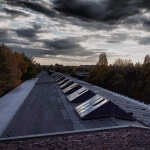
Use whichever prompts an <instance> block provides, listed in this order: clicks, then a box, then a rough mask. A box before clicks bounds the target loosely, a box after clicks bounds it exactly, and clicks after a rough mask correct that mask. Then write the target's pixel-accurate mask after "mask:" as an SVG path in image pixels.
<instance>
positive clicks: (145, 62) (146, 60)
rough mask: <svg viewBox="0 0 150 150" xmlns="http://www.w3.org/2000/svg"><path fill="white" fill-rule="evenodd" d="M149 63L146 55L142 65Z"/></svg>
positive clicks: (149, 59)
mask: <svg viewBox="0 0 150 150" xmlns="http://www.w3.org/2000/svg"><path fill="white" fill-rule="evenodd" d="M147 63H150V56H149V55H146V56H145V59H144V64H147Z"/></svg>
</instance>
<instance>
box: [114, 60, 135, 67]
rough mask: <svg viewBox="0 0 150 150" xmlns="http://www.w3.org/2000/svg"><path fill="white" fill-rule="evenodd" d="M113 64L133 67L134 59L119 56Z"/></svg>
mask: <svg viewBox="0 0 150 150" xmlns="http://www.w3.org/2000/svg"><path fill="white" fill-rule="evenodd" d="M113 66H118V67H133V63H132V60H130V59H121V58H118V59H116V60H115V61H114V63H113Z"/></svg>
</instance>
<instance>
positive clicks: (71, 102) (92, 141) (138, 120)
mask: <svg viewBox="0 0 150 150" xmlns="http://www.w3.org/2000/svg"><path fill="white" fill-rule="evenodd" d="M0 108H1V109H0V125H1V126H0V137H1V138H0V149H9V148H10V149H17V148H20V149H42V148H43V149H144V148H145V149H150V146H149V143H150V107H149V106H148V105H146V104H143V103H140V102H138V101H135V100H133V99H129V98H127V97H125V96H121V95H118V94H116V93H113V92H110V91H107V90H105V89H102V88H100V87H97V86H94V85H91V84H89V83H86V82H84V81H81V80H77V79H75V78H72V77H70V76H67V75H64V74H61V73H56V72H54V73H53V74H52V75H49V74H48V73H47V72H42V73H40V74H39V75H38V76H37V78H36V79H33V80H30V81H26V82H25V83H23V84H22V85H20V87H17V88H16V89H14V90H13V91H11V92H10V93H8V94H7V95H5V96H4V97H2V98H1V99H0Z"/></svg>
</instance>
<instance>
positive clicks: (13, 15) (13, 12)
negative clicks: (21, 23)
mask: <svg viewBox="0 0 150 150" xmlns="http://www.w3.org/2000/svg"><path fill="white" fill-rule="evenodd" d="M0 12H5V13H6V14H7V15H10V16H11V18H16V17H19V16H23V17H29V16H30V15H29V14H27V13H25V12H23V11H19V10H12V9H8V8H3V9H1V10H0Z"/></svg>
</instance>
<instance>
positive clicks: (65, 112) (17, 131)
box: [1, 72, 150, 137]
mask: <svg viewBox="0 0 150 150" xmlns="http://www.w3.org/2000/svg"><path fill="white" fill-rule="evenodd" d="M63 76H65V77H66V78H68V79H70V80H72V81H74V82H77V83H79V84H80V85H81V86H83V87H86V88H88V89H90V90H92V91H93V92H94V93H99V94H100V95H101V96H104V97H106V98H107V99H109V100H110V101H112V102H114V103H115V104H118V106H120V107H121V108H122V109H123V110H125V111H127V112H133V115H134V116H135V117H136V119H139V120H140V117H141V121H142V120H144V121H143V122H144V123H149V121H150V116H148V115H149V114H150V109H149V107H148V106H146V105H145V104H141V103H139V102H136V101H134V100H130V99H128V98H126V97H123V96H120V95H117V94H115V93H112V92H109V91H107V90H105V89H102V88H100V87H96V86H94V85H91V84H89V83H86V82H83V81H80V80H77V79H74V78H72V77H69V76H66V75H63ZM38 77H39V79H38V81H37V82H36V83H35V85H34V87H33V88H32V90H31V92H30V93H29V95H28V96H27V97H26V98H25V100H24V102H23V104H22V105H21V106H20V108H19V110H18V111H17V112H16V114H15V116H14V117H12V119H11V121H10V123H9V124H8V126H7V128H6V129H5V131H4V132H3V134H2V136H1V137H14V136H25V135H35V134H45V133H57V132H64V131H79V130H80V131H82V130H86V129H95V128H103V127H110V128H111V127H119V126H123V125H135V126H141V127H143V126H146V125H145V124H143V123H141V122H139V121H138V120H134V121H131V120H124V119H117V118H110V117H109V118H96V119H94V118H93V119H88V120H82V119H81V118H80V116H79V115H78V114H77V112H76V111H75V107H77V106H78V105H79V104H80V103H70V102H69V101H68V99H67V95H66V94H64V93H63V91H62V89H60V88H59V86H58V85H57V82H55V80H54V78H53V77H52V76H50V75H49V74H48V73H47V72H42V73H40V74H39V75H38ZM16 96H17V95H16ZM129 106H130V107H129ZM131 107H132V108H131ZM143 114H144V116H143ZM148 117H149V118H148Z"/></svg>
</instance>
